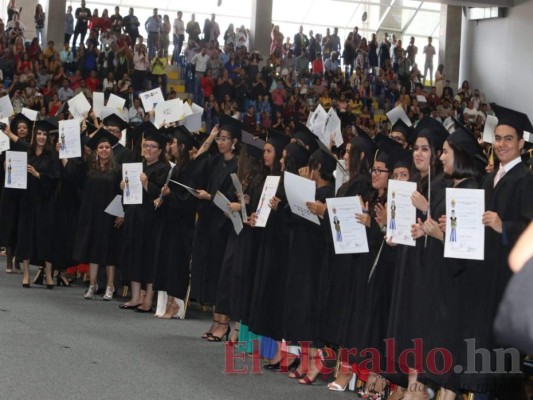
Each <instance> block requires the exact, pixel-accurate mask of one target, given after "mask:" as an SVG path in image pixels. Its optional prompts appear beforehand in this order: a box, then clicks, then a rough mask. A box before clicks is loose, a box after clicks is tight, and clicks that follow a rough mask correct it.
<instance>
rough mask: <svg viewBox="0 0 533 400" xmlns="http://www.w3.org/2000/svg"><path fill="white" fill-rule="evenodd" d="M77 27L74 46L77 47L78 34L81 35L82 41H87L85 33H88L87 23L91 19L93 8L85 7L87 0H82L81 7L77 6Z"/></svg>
mask: <svg viewBox="0 0 533 400" xmlns="http://www.w3.org/2000/svg"><path fill="white" fill-rule="evenodd" d="M75 16H76V27H75V28H74V42H72V48H75V47H76V41H77V40H78V35H81V39H80V43H85V35H87V23H88V22H89V21H90V19H91V10H89V9H88V8H87V7H85V0H81V7H78V8H76V13H75Z"/></svg>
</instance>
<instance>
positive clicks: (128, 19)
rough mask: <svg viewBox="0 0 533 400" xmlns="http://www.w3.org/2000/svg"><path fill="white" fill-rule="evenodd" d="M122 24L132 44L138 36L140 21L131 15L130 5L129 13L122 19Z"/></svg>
mask: <svg viewBox="0 0 533 400" xmlns="http://www.w3.org/2000/svg"><path fill="white" fill-rule="evenodd" d="M122 25H123V26H124V31H125V32H126V33H127V34H128V35H129V37H130V38H131V44H132V45H133V46H134V45H135V44H136V43H137V38H138V37H139V25H141V23H140V22H139V18H137V17H136V16H135V15H133V7H130V11H129V14H128V15H126V16H125V17H124V19H123V20H122Z"/></svg>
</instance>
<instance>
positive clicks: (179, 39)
mask: <svg viewBox="0 0 533 400" xmlns="http://www.w3.org/2000/svg"><path fill="white" fill-rule="evenodd" d="M182 17H183V13H182V12H181V11H178V18H176V19H175V20H174V35H173V42H174V54H173V55H172V62H174V61H175V62H178V57H179V55H180V54H181V49H182V48H183V42H184V41H185V22H183V20H182Z"/></svg>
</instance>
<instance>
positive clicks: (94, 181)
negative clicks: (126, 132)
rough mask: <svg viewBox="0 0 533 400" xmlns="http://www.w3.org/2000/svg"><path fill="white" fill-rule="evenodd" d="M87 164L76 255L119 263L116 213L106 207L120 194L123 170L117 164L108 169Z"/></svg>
mask: <svg viewBox="0 0 533 400" xmlns="http://www.w3.org/2000/svg"><path fill="white" fill-rule="evenodd" d="M87 168H88V166H87V165H86V164H84V165H83V166H82V169H83V170H84V173H83V176H84V182H83V184H82V187H83V191H82V196H81V205H80V211H79V214H78V222H77V228H76V238H75V240H74V252H73V255H74V259H75V260H76V261H79V262H82V263H93V264H98V265H117V264H118V259H119V254H120V251H119V248H118V229H116V228H114V224H115V219H116V217H114V216H112V215H109V214H107V213H106V212H105V211H104V210H105V209H106V208H107V206H108V205H109V203H111V201H112V200H113V199H114V198H115V196H116V195H118V194H121V191H120V180H121V172H120V169H119V168H118V167H117V168H115V169H112V170H108V171H98V170H96V171H90V170H89V171H87Z"/></svg>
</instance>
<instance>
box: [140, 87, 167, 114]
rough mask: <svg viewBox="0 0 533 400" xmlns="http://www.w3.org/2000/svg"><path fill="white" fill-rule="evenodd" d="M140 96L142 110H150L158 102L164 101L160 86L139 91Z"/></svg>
mask: <svg viewBox="0 0 533 400" xmlns="http://www.w3.org/2000/svg"><path fill="white" fill-rule="evenodd" d="M140 97H141V102H142V103H143V107H144V112H150V111H152V110H153V109H155V107H156V106H157V105H158V104H159V103H163V102H164V101H165V98H164V97H163V92H161V88H155V89H152V90H149V91H147V92H144V93H141V94H140Z"/></svg>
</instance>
